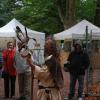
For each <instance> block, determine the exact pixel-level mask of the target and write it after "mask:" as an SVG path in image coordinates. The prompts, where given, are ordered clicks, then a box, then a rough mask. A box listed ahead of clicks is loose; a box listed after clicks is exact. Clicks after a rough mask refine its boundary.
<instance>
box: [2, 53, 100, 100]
mask: <svg viewBox="0 0 100 100" xmlns="http://www.w3.org/2000/svg"><path fill="white" fill-rule="evenodd" d="M67 56H68V53H65V52H62V53H61V62H62V65H63V63H64V62H65V60H66V59H67ZM62 71H63V68H62ZM63 76H64V88H63V89H62V90H61V93H62V98H63V100H64V98H65V97H67V95H68V92H69V82H70V81H69V73H68V72H64V71H63ZM85 80H86V79H85ZM93 82H94V85H93V86H92V88H91V90H93V92H94V93H95V94H99V97H98V99H97V98H94V97H93V96H90V97H89V98H90V99H89V98H86V99H85V100H100V84H99V83H100V69H97V70H94V73H93ZM85 84H86V83H85ZM37 88H38V87H37V81H36V80H34V87H33V91H34V92H33V100H37V96H36V92H37ZM76 90H77V86H76ZM84 91H85V89H84ZM15 94H16V95H15V98H13V99H10V98H9V99H4V98H3V97H4V84H3V79H0V100H16V99H17V98H18V96H19V93H18V82H17V80H16V93H15ZM76 94H77V92H76Z"/></svg>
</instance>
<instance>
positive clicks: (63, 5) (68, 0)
mask: <svg viewBox="0 0 100 100" xmlns="http://www.w3.org/2000/svg"><path fill="white" fill-rule="evenodd" d="M75 2H76V0H56V4H57V7H58V12H59V16H60V18H61V21H62V23H63V26H64V29H67V28H69V27H71V26H72V25H74V24H75Z"/></svg>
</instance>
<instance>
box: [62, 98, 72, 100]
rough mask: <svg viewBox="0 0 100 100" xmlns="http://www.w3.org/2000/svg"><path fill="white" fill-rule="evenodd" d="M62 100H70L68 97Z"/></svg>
mask: <svg viewBox="0 0 100 100" xmlns="http://www.w3.org/2000/svg"><path fill="white" fill-rule="evenodd" d="M64 100H72V99H69V98H68V97H66V98H64Z"/></svg>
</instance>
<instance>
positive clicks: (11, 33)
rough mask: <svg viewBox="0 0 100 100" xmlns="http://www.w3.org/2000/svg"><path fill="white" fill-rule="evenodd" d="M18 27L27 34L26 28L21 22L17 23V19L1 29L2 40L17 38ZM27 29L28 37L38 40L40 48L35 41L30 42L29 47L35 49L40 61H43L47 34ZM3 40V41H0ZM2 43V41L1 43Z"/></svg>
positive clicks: (0, 36)
mask: <svg viewBox="0 0 100 100" xmlns="http://www.w3.org/2000/svg"><path fill="white" fill-rule="evenodd" d="M16 26H19V27H20V29H21V30H22V32H23V33H24V34H25V26H24V25H22V24H21V23H20V22H19V21H17V20H16V19H15V18H14V19H13V20H11V21H10V22H9V23H8V24H6V25H5V26H3V27H1V28H0V38H3V40H4V39H7V38H16V32H15V30H16ZM26 29H27V33H28V36H29V37H30V38H34V39H36V40H37V43H38V44H39V46H38V47H36V45H35V41H33V40H32V39H30V40H29V43H28V47H29V48H30V49H33V50H34V51H36V53H38V54H37V55H39V54H40V55H39V59H41V57H40V56H42V57H43V56H44V54H43V49H44V43H45V33H42V32H37V31H34V30H31V29H29V28H26ZM0 40H1V39H0ZM1 42H2V41H1Z"/></svg>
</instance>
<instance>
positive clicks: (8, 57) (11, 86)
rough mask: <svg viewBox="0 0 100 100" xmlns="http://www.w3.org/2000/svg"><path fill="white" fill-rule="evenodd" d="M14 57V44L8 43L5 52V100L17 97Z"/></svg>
mask: <svg viewBox="0 0 100 100" xmlns="http://www.w3.org/2000/svg"><path fill="white" fill-rule="evenodd" d="M14 56H15V50H14V45H13V42H8V43H7V49H5V50H4V51H3V60H4V89H5V98H9V97H11V98H12V97H13V96H14V95H15V81H16V69H15V67H14Z"/></svg>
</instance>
